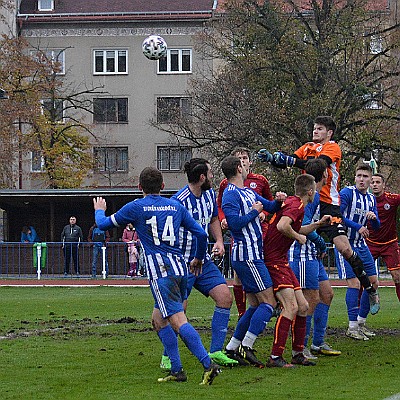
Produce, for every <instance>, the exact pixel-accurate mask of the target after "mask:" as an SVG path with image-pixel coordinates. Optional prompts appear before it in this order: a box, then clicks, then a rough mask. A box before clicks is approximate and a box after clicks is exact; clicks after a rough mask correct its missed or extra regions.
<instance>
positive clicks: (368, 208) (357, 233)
mask: <svg viewBox="0 0 400 400" xmlns="http://www.w3.org/2000/svg"><path fill="white" fill-rule="evenodd" d="M371 176H372V169H371V167H370V166H369V165H366V164H361V165H359V166H358V167H357V168H356V175H355V185H354V186H347V187H345V188H344V189H342V190H341V191H340V198H341V205H340V210H341V212H342V215H343V221H344V223H345V225H346V226H347V237H348V238H349V241H350V244H351V247H352V248H353V249H354V250H357V253H358V254H359V256H360V258H361V259H362V261H363V264H364V268H365V271H366V273H367V275H368V277H369V280H370V282H371V285H373V287H374V289H375V290H377V289H378V285H379V282H378V276H377V272H376V267H375V263H374V259H373V258H372V255H371V253H370V251H369V249H368V247H367V245H366V243H365V239H366V238H367V237H368V236H369V234H370V232H369V229H368V228H367V222H369V223H370V224H371V226H372V228H373V229H379V227H380V221H379V218H378V210H377V208H376V200H375V196H374V195H372V194H371V193H368V189H369V186H370V183H371ZM335 254H336V259H337V264H336V265H337V266H338V267H337V269H338V273H339V278H341V279H346V281H347V292H346V305H347V314H348V317H349V328H348V330H347V332H346V335H347V336H348V337H351V338H353V339H356V340H368V339H369V337H372V336H375V333H373V332H372V331H370V330H368V329H367V328H366V326H365V322H366V319H367V315H368V313H369V311H370V304H369V299H368V293H367V292H366V291H365V290H364V291H363V293H362V295H361V299H360V305H359V291H360V282H359V281H358V279H357V278H356V275H355V273H354V271H353V269H352V268H351V266H350V265H349V263H348V262H347V261H346V260H344V259H343V257H342V256H341V255H340V254H339V253H338V252H337V251H336V250H335Z"/></svg>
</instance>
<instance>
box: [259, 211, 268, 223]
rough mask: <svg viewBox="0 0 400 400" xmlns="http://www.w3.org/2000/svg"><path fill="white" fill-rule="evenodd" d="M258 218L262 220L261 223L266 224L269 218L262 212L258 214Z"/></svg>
mask: <svg viewBox="0 0 400 400" xmlns="http://www.w3.org/2000/svg"><path fill="white" fill-rule="evenodd" d="M258 218H260V222H264V221H265V218H267V216H266V215H265V213H263V212H260V214H258Z"/></svg>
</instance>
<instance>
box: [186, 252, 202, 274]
mask: <svg viewBox="0 0 400 400" xmlns="http://www.w3.org/2000/svg"><path fill="white" fill-rule="evenodd" d="M202 268H203V261H202V260H199V259H198V258H196V257H195V258H193V260H192V261H190V265H189V270H190V272H191V273H192V274H193V275H194V276H199V275H200V274H201V271H202Z"/></svg>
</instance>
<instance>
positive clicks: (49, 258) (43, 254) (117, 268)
mask: <svg viewBox="0 0 400 400" xmlns="http://www.w3.org/2000/svg"><path fill="white" fill-rule="evenodd" d="M211 247H212V244H210V249H211ZM106 249H107V251H106V255H107V261H108V279H113V278H114V279H117V278H121V277H125V276H126V274H127V271H128V270H129V265H128V254H127V252H126V244H125V243H123V242H110V243H107V247H106ZM229 249H230V244H229V243H225V253H226V254H225V257H223V259H221V260H215V263H216V264H217V265H218V267H219V269H220V271H221V273H222V274H223V275H224V276H225V278H227V279H231V278H233V270H232V267H231V263H230V257H229ZM78 252H79V277H80V278H85V277H87V278H89V277H91V276H92V261H93V244H92V243H89V242H83V243H80V244H79V250H78ZM323 263H324V265H325V269H326V271H327V273H328V276H329V277H334V278H336V277H337V269H336V265H335V256H334V251H333V246H331V245H328V255H327V257H325V258H324V260H323ZM378 265H379V271H380V272H381V273H387V270H386V267H385V266H384V265H381V264H380V263H378ZM140 269H141V273H142V275H143V276H146V270H145V266H144V262H143V259H142V260H141V262H140ZM96 275H97V276H98V278H106V275H105V274H104V271H103V263H102V257H99V258H98V260H97V271H96ZM68 276H69V277H77V274H76V273H75V268H74V264H73V262H72V260H71V265H70V267H69V274H68ZM60 277H64V250H63V247H62V243H61V242H47V243H34V244H32V243H17V242H0V278H3V279H4V278H13V279H19V278H21V279H23V278H25V279H26V278H36V279H58V278H60Z"/></svg>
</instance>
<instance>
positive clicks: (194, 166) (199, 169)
mask: <svg viewBox="0 0 400 400" xmlns="http://www.w3.org/2000/svg"><path fill="white" fill-rule="evenodd" d="M184 171H185V173H186V176H187V178H188V182H189V183H199V182H202V185H201V188H202V189H203V190H208V189H211V184H212V178H213V174H212V171H211V166H210V163H209V162H208V161H207V160H205V159H204V158H192V159H191V160H190V161H187V162H186V163H185V165H184Z"/></svg>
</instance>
